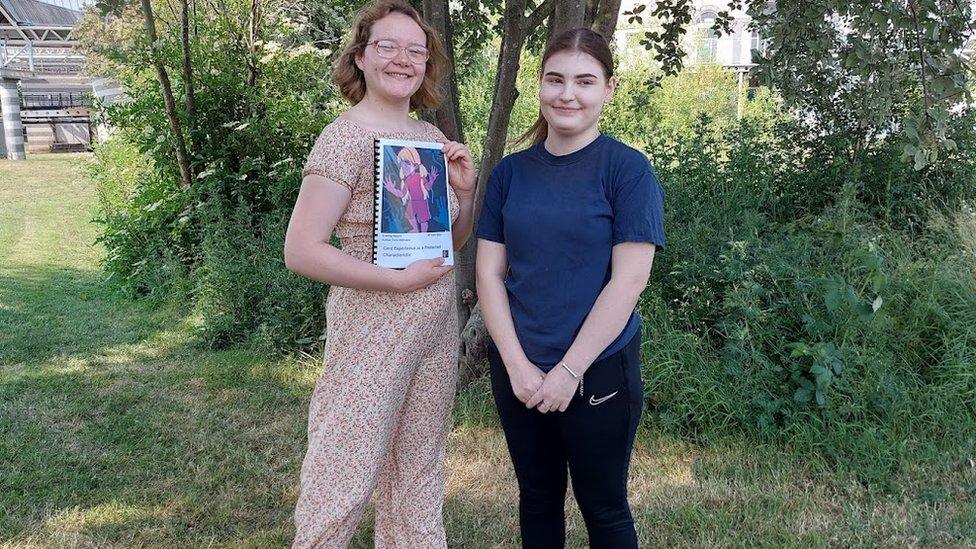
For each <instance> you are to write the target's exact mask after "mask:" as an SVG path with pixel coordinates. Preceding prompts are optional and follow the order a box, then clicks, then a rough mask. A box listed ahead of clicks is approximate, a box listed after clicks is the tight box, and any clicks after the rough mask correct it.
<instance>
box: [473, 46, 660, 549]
mask: <svg viewBox="0 0 976 549" xmlns="http://www.w3.org/2000/svg"><path fill="white" fill-rule="evenodd" d="M615 87H616V81H615V80H614V78H613V58H612V55H611V53H610V48H609V47H608V45H607V42H606V40H605V39H604V38H603V37H602V36H601V35H599V34H597V33H595V32H593V31H591V30H589V29H574V30H570V31H567V32H565V33H563V34H561V35H559V36H557V37H556V38H555V39H554V40H553V41H552V42H551V43H550V44H549V45H548V46H547V48H546V50H545V52H544V53H543V57H542V75H541V82H540V89H539V110H540V117H539V120H538V121H537V122H536V124H535V125H534V126H533V127H532V128H531V129H530V130H529V132H527V133H526V135H525V136H523V139H524V138H527V137H531V138H532V140H533V142H534V144H533V146H532V147H530V148H528V149H526V150H524V151H521V152H518V153H515V154H511V155H509V156H507V157H505V158H504V159H503V160H502V161H501V162H500V163H499V164H498V166H497V167H496V168H495V169H494V171H493V172H492V173H491V177H490V178H489V179H488V186H487V189H486V195H485V202H484V207H483V209H482V213H481V218H480V221H479V224H478V231H477V236H478V239H479V241H478V264H477V273H478V295H479V299H480V302H481V307H482V313H483V315H484V318H485V324H486V325H487V327H488V332H489V334H490V335H491V342H490V343H489V349H488V356H489V361H490V363H491V380H492V392H493V393H494V397H495V403H496V405H497V406H498V413H499V416H500V417H501V422H502V428H503V429H504V431H505V438H506V440H507V441H508V448H509V451H510V453H511V456H512V462H513V464H514V466H515V473H516V476H517V477H518V482H519V490H520V495H519V519H520V523H521V533H522V544H523V546H524V547H530V548H532V549H537V548H543V549H544V548H549V547H563V545H564V543H565V516H564V511H563V510H564V505H565V499H566V484H567V477H568V476H569V477H571V478H572V481H573V492H574V494H575V495H576V499H577V501H578V503H579V507H580V510H581V511H582V513H583V518H584V519H585V521H586V528H587V531H588V534H589V539H590V546H591V547H593V548H594V549H598V548H601V547H610V548H614V549H619V548H627V547H637V533H636V530H635V527H634V519H633V516H632V515H631V512H630V506H629V504H628V502H627V471H628V467H629V465H630V454H631V450H632V448H633V443H634V435H635V433H636V431H637V424H638V422H639V420H640V415H641V411H642V407H643V383H642V381H641V373H640V341H641V337H640V331H641V330H640V317H639V316H638V315H637V313H636V311H635V307H636V304H637V300H638V298H639V296H640V294H641V291H642V290H643V289H644V287H645V286H646V284H647V279H648V276H649V275H650V271H651V264H652V261H653V259H654V252H655V250H656V249H657V248H659V247H663V246H664V223H663V200H664V191H663V190H662V189H661V185H660V184H659V183H658V180H657V178H656V177H655V175H654V171H653V170H652V168H651V166H650V164H649V163H648V161H647V158H646V157H645V156H644V155H643V154H642V153H640V152H638V151H636V150H634V149H632V148H630V147H628V146H627V145H624V144H623V143H620V142H619V141H616V140H614V139H612V138H610V137H608V136H606V135H603V134H601V133H600V129H599V119H600V113H601V112H602V110H603V106H604V104H605V103H606V102H608V101H609V100H610V98H611V96H612V95H613V92H614V89H615ZM567 469H568V473H569V475H567Z"/></svg>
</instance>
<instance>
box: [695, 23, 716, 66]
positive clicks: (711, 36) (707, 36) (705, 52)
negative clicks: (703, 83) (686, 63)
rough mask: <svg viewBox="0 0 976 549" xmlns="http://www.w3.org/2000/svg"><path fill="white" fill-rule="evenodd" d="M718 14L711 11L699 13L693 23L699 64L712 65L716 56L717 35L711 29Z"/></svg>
mask: <svg viewBox="0 0 976 549" xmlns="http://www.w3.org/2000/svg"><path fill="white" fill-rule="evenodd" d="M717 18H718V14H717V13H715V12H714V11H712V10H705V11H703V12H701V14H700V15H699V16H698V18H697V21H696V22H695V33H696V35H695V42H696V48H695V49H696V51H697V60H698V62H699V63H714V62H715V61H716V59H717V54H718V33H717V32H715V30H714V29H713V28H712V27H713V26H714V25H715V20H716V19H717Z"/></svg>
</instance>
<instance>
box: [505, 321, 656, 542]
mask: <svg viewBox="0 0 976 549" xmlns="http://www.w3.org/2000/svg"><path fill="white" fill-rule="evenodd" d="M488 360H489V362H490V363H491V388H492V392H493V393H494V397H495V404H496V405H497V406H498V414H499V416H500V417H501V423H502V428H503V429H504V431H505V439H506V440H507V441H508V450H509V453H510V454H511V456H512V463H513V464H514V465H515V474H516V476H517V477H518V484H519V520H520V524H521V531H522V546H523V547H525V548H526V549H549V548H562V547H563V546H564V543H565V538H566V533H565V530H566V521H565V514H564V508H565V501H566V481H567V469H568V472H569V477H571V478H572V481H573V493H574V494H575V496H576V500H577V502H578V503H579V507H580V510H581V511H582V513H583V519H584V520H585V522H586V529H587V533H588V534H589V538H590V547H591V548H592V549H602V548H612V549H626V548H632V547H637V533H636V530H635V529H634V518H633V516H632V515H631V513H630V505H629V504H628V502H627V471H628V468H629V467H630V453H631V450H632V449H633V446H634V435H635V433H636V432H637V424H638V422H639V421H640V415H641V411H642V405H643V382H642V381H641V374H640V334H638V335H636V336H634V338H633V339H632V340H631V341H630V343H628V344H627V345H626V346H625V347H624V348H623V349H621V350H620V351H618V352H617V353H615V354H613V355H611V356H609V357H607V358H605V359H603V360H600V361H597V362H595V363H594V364H593V365H592V366H591V367H590V369H589V370H587V372H586V374H585V375H584V378H583V389H584V393H583V396H582V397H581V396H580V394H579V391H577V392H576V393H575V394H574V396H573V400H572V401H571V402H570V404H569V408H567V409H566V411H565V412H550V413H548V414H543V413H541V412H539V411H538V410H536V409H532V410H529V409H527V408H526V407H525V404H523V403H522V402H521V401H520V400H519V399H518V398H517V397H516V396H515V394H514V393H513V392H512V384H511V383H510V381H509V379H508V373H507V372H506V371H505V366H504V364H503V363H502V359H501V356H499V354H498V350H497V348H496V347H495V346H494V344H491V343H490V344H489V345H488Z"/></svg>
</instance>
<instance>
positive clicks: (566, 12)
mask: <svg viewBox="0 0 976 549" xmlns="http://www.w3.org/2000/svg"><path fill="white" fill-rule="evenodd" d="M555 8H556V9H555V10H554V11H553V14H552V22H551V26H550V27H549V36H550V37H552V36H557V35H558V34H559V33H561V32H563V31H566V30H569V29H575V28H578V27H582V26H584V24H583V22H584V20H585V19H586V1H585V0H560V1H559V2H556V5H555Z"/></svg>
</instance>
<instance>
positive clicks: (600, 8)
mask: <svg viewBox="0 0 976 549" xmlns="http://www.w3.org/2000/svg"><path fill="white" fill-rule="evenodd" d="M619 15H620V0H600V2H599V4H598V5H597V6H596V10H595V12H594V14H593V20H592V21H589V22H587V24H588V26H589V27H590V28H591V29H593V30H595V31H596V32H598V33H600V34H602V35H603V37H604V38H606V39H607V42H610V43H613V33H614V31H615V30H617V17H618V16H619Z"/></svg>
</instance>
